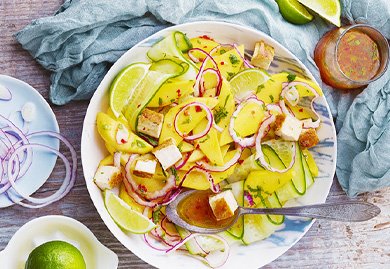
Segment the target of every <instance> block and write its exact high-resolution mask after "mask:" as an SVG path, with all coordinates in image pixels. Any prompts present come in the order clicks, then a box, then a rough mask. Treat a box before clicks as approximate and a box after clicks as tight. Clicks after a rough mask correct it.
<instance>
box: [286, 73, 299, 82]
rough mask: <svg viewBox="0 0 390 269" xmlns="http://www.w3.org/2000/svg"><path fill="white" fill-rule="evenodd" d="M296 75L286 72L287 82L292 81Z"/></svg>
mask: <svg viewBox="0 0 390 269" xmlns="http://www.w3.org/2000/svg"><path fill="white" fill-rule="evenodd" d="M296 77H297V75H294V74H288V76H287V79H288V82H292V81H294V80H295V78H296Z"/></svg>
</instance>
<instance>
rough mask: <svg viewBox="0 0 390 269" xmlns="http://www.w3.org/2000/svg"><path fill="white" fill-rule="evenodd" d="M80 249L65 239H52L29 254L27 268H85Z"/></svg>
mask: <svg viewBox="0 0 390 269" xmlns="http://www.w3.org/2000/svg"><path fill="white" fill-rule="evenodd" d="M85 268H86V265H85V260H84V258H83V255H82V254H81V252H80V250H78V249H77V248H76V247H75V246H73V245H71V244H69V243H67V242H64V241H50V242H46V243H44V244H42V245H40V246H38V247H36V248H35V249H34V250H33V251H32V252H31V253H30V255H29V256H28V259H27V262H26V265H25V269H85Z"/></svg>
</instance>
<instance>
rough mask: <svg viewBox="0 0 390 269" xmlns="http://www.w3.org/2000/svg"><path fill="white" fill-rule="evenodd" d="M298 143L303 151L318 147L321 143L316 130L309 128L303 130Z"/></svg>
mask: <svg viewBox="0 0 390 269" xmlns="http://www.w3.org/2000/svg"><path fill="white" fill-rule="evenodd" d="M298 142H299V145H300V146H301V148H302V149H307V148H311V147H314V146H315V145H317V144H318V143H319V142H320V139H319V138H318V135H317V132H316V130H315V129H313V128H309V129H303V130H302V133H301V135H300V136H299V140H298Z"/></svg>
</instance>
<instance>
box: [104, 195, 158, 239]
mask: <svg viewBox="0 0 390 269" xmlns="http://www.w3.org/2000/svg"><path fill="white" fill-rule="evenodd" d="M104 201H105V205H106V208H107V210H108V213H110V215H111V217H112V218H113V220H114V221H115V222H116V223H117V224H118V225H119V226H120V227H121V228H122V229H124V230H126V231H128V232H131V233H136V234H144V233H147V232H149V231H150V230H152V229H153V228H155V227H156V225H155V224H154V223H153V222H152V221H151V220H149V219H148V218H147V217H145V216H144V215H142V214H141V213H139V212H137V211H135V210H133V209H132V208H131V207H130V206H129V205H128V204H126V202H124V201H123V200H122V199H121V198H119V197H118V196H117V195H115V194H114V193H113V192H111V191H106V193H105V199H104Z"/></svg>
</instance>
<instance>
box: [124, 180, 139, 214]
mask: <svg viewBox="0 0 390 269" xmlns="http://www.w3.org/2000/svg"><path fill="white" fill-rule="evenodd" d="M119 198H121V199H122V200H123V201H124V202H125V203H126V204H128V205H129V206H130V207H131V209H133V210H135V211H137V212H139V213H143V212H144V208H145V207H144V206H142V205H140V204H138V203H137V202H136V201H134V199H133V198H131V197H130V195H128V194H127V191H126V188H125V185H123V184H121V186H120V188H119Z"/></svg>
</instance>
